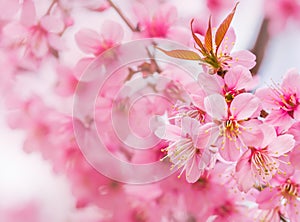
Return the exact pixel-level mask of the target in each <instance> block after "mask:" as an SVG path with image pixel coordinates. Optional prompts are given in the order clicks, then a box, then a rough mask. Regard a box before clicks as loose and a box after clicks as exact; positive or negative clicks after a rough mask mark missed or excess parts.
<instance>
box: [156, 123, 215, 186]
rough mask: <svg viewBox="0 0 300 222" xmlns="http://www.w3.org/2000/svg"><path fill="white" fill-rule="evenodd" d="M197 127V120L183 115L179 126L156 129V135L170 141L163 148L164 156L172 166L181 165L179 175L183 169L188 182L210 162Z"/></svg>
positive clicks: (198, 175) (199, 173)
mask: <svg viewBox="0 0 300 222" xmlns="http://www.w3.org/2000/svg"><path fill="white" fill-rule="evenodd" d="M199 127H200V124H199V122H198V121H196V120H195V119H192V118H189V117H184V118H183V119H182V121H181V127H179V126H175V125H166V126H165V127H160V128H158V129H157V131H156V135H157V136H158V137H160V138H163V139H166V140H167V141H170V144H169V146H168V147H167V148H166V149H164V150H163V151H167V155H166V156H165V158H167V157H169V158H170V161H171V162H172V163H173V164H174V165H173V166H172V167H175V166H176V167H178V168H181V167H182V170H181V173H180V175H179V177H180V176H181V174H182V173H183V172H184V171H185V172H186V179H187V181H188V182H189V183H194V182H195V181H197V180H198V179H199V177H200V176H201V174H202V173H203V170H204V169H206V168H207V167H210V165H211V164H212V163H211V160H212V156H213V155H212V153H211V152H210V151H209V150H208V149H205V148H204V147H205V145H206V144H205V142H204V140H201V139H200V138H199V137H198V136H199V135H198V132H199ZM164 129H165V132H163V131H164ZM164 133H165V135H164Z"/></svg>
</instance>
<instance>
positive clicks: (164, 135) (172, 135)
mask: <svg viewBox="0 0 300 222" xmlns="http://www.w3.org/2000/svg"><path fill="white" fill-rule="evenodd" d="M155 135H156V136H157V137H158V138H161V139H165V140H168V141H178V140H179V139H181V129H180V128H179V127H178V126H174V125H166V126H161V127H158V128H157V130H156V131H155Z"/></svg>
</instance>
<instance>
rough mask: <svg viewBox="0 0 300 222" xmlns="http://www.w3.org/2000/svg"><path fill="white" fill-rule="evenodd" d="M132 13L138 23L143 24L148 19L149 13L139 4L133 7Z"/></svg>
mask: <svg viewBox="0 0 300 222" xmlns="http://www.w3.org/2000/svg"><path fill="white" fill-rule="evenodd" d="M133 13H134V14H135V16H136V17H137V19H138V21H139V23H142V24H143V23H145V22H146V21H147V20H148V19H149V18H148V16H149V13H148V10H147V9H146V7H145V6H144V5H143V4H141V3H138V2H136V4H134V5H133Z"/></svg>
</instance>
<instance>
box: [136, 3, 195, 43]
mask: <svg viewBox="0 0 300 222" xmlns="http://www.w3.org/2000/svg"><path fill="white" fill-rule="evenodd" d="M149 3H150V5H151V7H152V8H153V4H154V2H153V1H151V2H149ZM154 8H155V6H154ZM133 11H134V14H135V15H136V17H137V19H138V29H139V30H140V32H139V33H137V35H138V36H141V37H143V38H153V37H157V38H168V39H174V40H176V41H179V42H182V43H185V44H186V43H187V42H188V40H189V35H188V29H185V28H183V27H181V26H178V25H177V24H176V21H177V19H178V17H177V8H176V7H175V6H174V5H171V4H168V3H166V4H159V5H157V10H155V11H154V12H153V13H151V12H150V13H149V6H148V7H147V4H145V5H144V4H140V3H136V4H135V5H134V7H133Z"/></svg>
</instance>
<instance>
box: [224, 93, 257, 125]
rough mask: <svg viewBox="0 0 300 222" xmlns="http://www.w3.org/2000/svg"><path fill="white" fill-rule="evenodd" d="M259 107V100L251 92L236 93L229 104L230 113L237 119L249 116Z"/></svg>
mask: <svg viewBox="0 0 300 222" xmlns="http://www.w3.org/2000/svg"><path fill="white" fill-rule="evenodd" d="M258 107H259V100H258V98H256V97H255V96H254V95H252V94H251V93H242V94H239V95H237V96H236V97H235V98H234V99H233V101H232V103H231V105H230V111H231V114H232V115H233V116H234V117H235V118H236V119H238V120H243V119H247V118H249V117H251V116H252V115H253V114H254V113H255V112H256V111H257V109H258Z"/></svg>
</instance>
